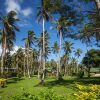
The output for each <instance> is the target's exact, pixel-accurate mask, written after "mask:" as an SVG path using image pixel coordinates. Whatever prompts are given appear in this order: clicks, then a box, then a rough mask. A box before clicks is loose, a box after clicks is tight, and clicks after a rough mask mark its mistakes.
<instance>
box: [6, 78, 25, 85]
mask: <svg viewBox="0 0 100 100" xmlns="http://www.w3.org/2000/svg"><path fill="white" fill-rule="evenodd" d="M21 80H24V78H18V77H14V78H10V79H8V81H7V84H11V83H17V82H18V81H21Z"/></svg>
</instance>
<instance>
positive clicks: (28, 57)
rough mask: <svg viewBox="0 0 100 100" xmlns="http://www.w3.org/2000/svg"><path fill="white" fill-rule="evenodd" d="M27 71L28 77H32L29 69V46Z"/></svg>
mask: <svg viewBox="0 0 100 100" xmlns="http://www.w3.org/2000/svg"><path fill="white" fill-rule="evenodd" d="M27 71H28V77H29V78H31V77H30V70H29V47H28V48H27Z"/></svg>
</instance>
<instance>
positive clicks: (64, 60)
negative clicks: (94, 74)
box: [61, 54, 70, 75]
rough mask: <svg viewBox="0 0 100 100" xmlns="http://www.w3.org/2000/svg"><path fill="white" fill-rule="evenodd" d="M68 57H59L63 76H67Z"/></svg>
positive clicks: (66, 55) (65, 55)
mask: <svg viewBox="0 0 100 100" xmlns="http://www.w3.org/2000/svg"><path fill="white" fill-rule="evenodd" d="M69 58H70V57H69V55H68V54H64V55H63V56H62V57H61V65H62V69H63V72H64V75H66V73H67V75H68V61H69Z"/></svg>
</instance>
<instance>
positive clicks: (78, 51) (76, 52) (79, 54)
mask: <svg viewBox="0 0 100 100" xmlns="http://www.w3.org/2000/svg"><path fill="white" fill-rule="evenodd" d="M81 53H82V50H81V49H80V48H78V49H77V50H76V51H75V55H76V56H77V57H78V58H79V57H80V56H81Z"/></svg>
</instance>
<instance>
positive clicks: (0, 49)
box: [0, 45, 19, 55]
mask: <svg viewBox="0 0 100 100" xmlns="http://www.w3.org/2000/svg"><path fill="white" fill-rule="evenodd" d="M18 48H19V46H17V45H15V46H14V47H13V50H12V51H11V54H14V53H15V52H16V51H17V50H18ZM1 54H2V47H1V45H0V55H1Z"/></svg>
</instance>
